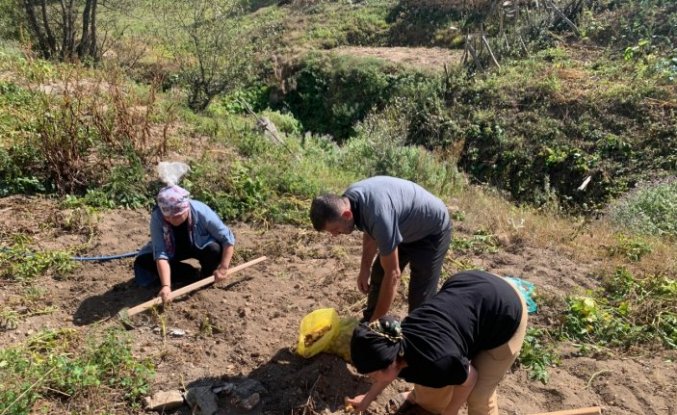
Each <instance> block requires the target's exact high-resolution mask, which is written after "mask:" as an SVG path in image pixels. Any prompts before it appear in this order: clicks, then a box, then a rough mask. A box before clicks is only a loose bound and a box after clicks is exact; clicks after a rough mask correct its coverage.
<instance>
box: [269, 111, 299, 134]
mask: <svg viewBox="0 0 677 415" xmlns="http://www.w3.org/2000/svg"><path fill="white" fill-rule="evenodd" d="M261 115H262V116H264V117H267V118H268V119H269V120H270V121H271V122H272V123H273V124H275V127H276V128H277V129H278V131H279V132H281V133H284V134H292V135H293V134H295V135H299V134H301V132H302V127H301V123H300V122H299V121H298V120H297V119H296V118H294V115H292V114H289V113H281V112H279V111H271V110H267V111H263V112H262V113H261Z"/></svg>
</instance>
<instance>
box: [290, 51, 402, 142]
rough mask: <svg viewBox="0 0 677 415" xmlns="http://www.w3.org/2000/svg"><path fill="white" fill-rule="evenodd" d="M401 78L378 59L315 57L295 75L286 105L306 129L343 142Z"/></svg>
mask: <svg viewBox="0 0 677 415" xmlns="http://www.w3.org/2000/svg"><path fill="white" fill-rule="evenodd" d="M402 76H403V75H401V74H400V71H398V70H397V69H396V66H394V65H392V64H388V63H386V62H384V61H380V60H377V59H366V58H357V57H347V56H334V55H332V56H326V55H312V56H310V57H309V58H307V60H306V61H304V62H303V64H302V66H301V68H300V69H299V70H298V71H297V72H296V74H295V75H294V76H293V82H292V83H293V84H294V85H295V86H296V87H295V89H294V90H293V91H290V92H289V93H288V94H287V96H286V97H285V103H286V104H287V105H288V106H289V109H290V110H291V111H292V113H294V115H295V117H296V118H297V119H298V120H299V121H301V123H302V124H303V126H304V128H305V129H306V130H310V131H313V132H315V133H320V134H330V135H332V136H333V137H335V138H336V139H337V140H338V141H339V142H341V141H343V140H345V139H346V138H348V137H350V136H352V135H354V133H355V131H354V128H353V126H354V124H355V123H356V122H357V121H359V120H362V119H363V118H364V117H365V116H366V115H367V114H368V113H369V111H371V110H372V108H379V107H383V105H384V104H385V103H386V102H387V100H388V98H389V97H390V96H391V94H392V93H393V92H394V91H395V90H396V85H397V83H398V82H399V80H400V78H401V77H402Z"/></svg>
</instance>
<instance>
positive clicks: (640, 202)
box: [608, 181, 677, 237]
mask: <svg viewBox="0 0 677 415" xmlns="http://www.w3.org/2000/svg"><path fill="white" fill-rule="evenodd" d="M608 215H609V218H610V220H611V222H612V223H613V224H614V225H615V226H616V227H618V228H619V229H622V230H627V231H631V232H636V233H640V234H646V235H659V236H668V237H677V181H673V182H672V183H662V184H657V185H653V186H646V187H642V188H639V189H637V190H636V191H634V192H632V193H630V194H629V195H627V196H624V197H622V198H621V199H619V200H617V201H615V202H614V203H612V205H611V207H610V208H609V213H608Z"/></svg>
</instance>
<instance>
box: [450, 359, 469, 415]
mask: <svg viewBox="0 0 677 415" xmlns="http://www.w3.org/2000/svg"><path fill="white" fill-rule="evenodd" d="M475 383H477V370H475V368H474V367H473V365H470V366H468V378H467V379H466V380H465V382H463V384H461V385H458V386H456V387H454V395H453V396H452V398H451V402H449V405H447V407H446V408H445V409H444V412H442V415H457V414H458V411H459V410H460V409H461V406H463V404H464V403H465V401H467V400H468V396H470V392H472V390H473V388H474V387H475Z"/></svg>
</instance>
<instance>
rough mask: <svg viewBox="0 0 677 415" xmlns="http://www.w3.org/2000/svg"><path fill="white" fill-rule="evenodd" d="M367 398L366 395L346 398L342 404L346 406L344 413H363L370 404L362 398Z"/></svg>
mask: <svg viewBox="0 0 677 415" xmlns="http://www.w3.org/2000/svg"><path fill="white" fill-rule="evenodd" d="M365 396H367V395H366V394H364V395H357V396H356V397H354V398H348V397H346V398H345V399H344V400H343V402H344V403H345V406H346V411H350V412H363V411H366V410H367V408H368V407H369V404H370V403H371V402H367V400H366V399H364V397H365Z"/></svg>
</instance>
